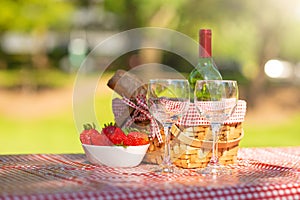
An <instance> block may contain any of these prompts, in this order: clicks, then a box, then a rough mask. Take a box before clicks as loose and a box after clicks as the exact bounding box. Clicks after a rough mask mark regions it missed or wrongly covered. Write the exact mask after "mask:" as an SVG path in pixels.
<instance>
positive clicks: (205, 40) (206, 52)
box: [199, 29, 211, 57]
mask: <svg viewBox="0 0 300 200" xmlns="http://www.w3.org/2000/svg"><path fill="white" fill-rule="evenodd" d="M199 56H200V57H211V29H200V31H199Z"/></svg>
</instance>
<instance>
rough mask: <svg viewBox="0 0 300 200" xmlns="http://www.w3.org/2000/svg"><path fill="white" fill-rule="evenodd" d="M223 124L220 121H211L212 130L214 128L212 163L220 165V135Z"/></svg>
mask: <svg viewBox="0 0 300 200" xmlns="http://www.w3.org/2000/svg"><path fill="white" fill-rule="evenodd" d="M221 126H222V124H220V123H211V130H212V139H213V144H212V156H211V159H210V164H212V165H218V164H219V156H218V138H219V137H218V136H219V132H220V129H221Z"/></svg>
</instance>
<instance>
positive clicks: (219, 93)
mask: <svg viewBox="0 0 300 200" xmlns="http://www.w3.org/2000/svg"><path fill="white" fill-rule="evenodd" d="M194 95H195V96H194V97H195V101H194V102H195V105H196V108H197V109H198V111H199V112H200V114H201V116H204V117H205V118H206V119H207V120H208V121H209V122H210V126H211V129H212V157H211V159H210V161H209V163H208V165H207V167H206V168H204V169H203V170H201V171H200V172H201V173H203V174H210V175H219V174H228V173H230V170H229V169H227V168H226V167H224V166H221V165H220V164H219V157H218V134H219V133H220V130H221V127H222V125H223V123H224V122H225V121H226V120H227V119H228V118H229V117H230V116H231V114H232V113H233V110H234V109H235V107H236V105H237V102H238V85H237V82H236V81H232V80H199V81H197V82H196V85H195V91H194Z"/></svg>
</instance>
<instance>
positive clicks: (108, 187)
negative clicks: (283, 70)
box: [0, 29, 300, 200]
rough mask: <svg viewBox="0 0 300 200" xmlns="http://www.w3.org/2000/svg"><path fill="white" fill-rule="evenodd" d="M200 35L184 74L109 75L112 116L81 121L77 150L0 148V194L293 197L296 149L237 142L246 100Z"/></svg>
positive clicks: (299, 169) (205, 32) (204, 33)
mask: <svg viewBox="0 0 300 200" xmlns="http://www.w3.org/2000/svg"><path fill="white" fill-rule="evenodd" d="M199 36H200V47H201V48H199V49H200V52H199V57H200V58H199V63H198V64H197V66H195V69H194V70H193V71H192V72H191V73H190V75H189V77H188V78H187V79H185V78H182V79H179V78H172V77H170V78H165V79H161V78H157V79H150V80H148V81H147V82H146V83H145V82H144V81H142V80H141V79H140V77H138V76H137V75H136V74H133V73H131V72H130V71H125V70H117V71H116V72H115V73H114V74H113V76H112V77H111V78H110V79H109V81H108V83H107V86H108V87H109V88H111V89H112V90H113V91H114V92H116V93H117V94H118V95H119V96H118V97H116V98H113V99H112V112H113V115H114V121H113V122H111V123H108V124H106V125H105V126H104V127H102V128H99V127H96V126H95V124H93V123H95V122H90V123H87V124H82V125H83V129H82V131H81V132H80V135H79V140H80V141H81V144H82V148H83V150H84V154H24V155H0V199H220V200H221V199H300V147H260V148H241V147H240V145H239V144H240V141H241V140H242V139H243V136H244V134H247V133H245V132H244V130H243V122H244V120H245V116H246V112H247V102H246V101H245V100H242V99H239V88H238V82H237V81H236V80H223V79H222V76H221V74H220V73H219V72H218V70H217V68H216V67H215V66H214V65H215V64H214V62H213V60H212V56H211V30H210V29H201V30H200V31H199Z"/></svg>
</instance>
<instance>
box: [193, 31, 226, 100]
mask: <svg viewBox="0 0 300 200" xmlns="http://www.w3.org/2000/svg"><path fill="white" fill-rule="evenodd" d="M211 36H212V33H211V29H200V31H199V62H198V63H197V65H196V66H195V68H194V69H193V70H192V72H191V73H190V75H189V83H190V87H191V97H192V101H193V94H194V93H193V92H194V89H195V84H196V82H197V80H222V76H221V74H220V72H219V71H218V69H217V67H216V64H215V63H214V61H213V58H212V53H211V52H212V51H211V49H212V48H211Z"/></svg>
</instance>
